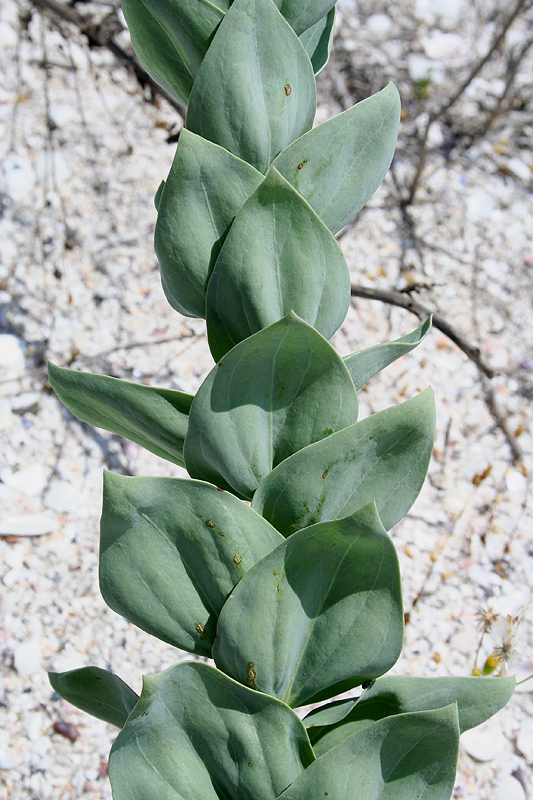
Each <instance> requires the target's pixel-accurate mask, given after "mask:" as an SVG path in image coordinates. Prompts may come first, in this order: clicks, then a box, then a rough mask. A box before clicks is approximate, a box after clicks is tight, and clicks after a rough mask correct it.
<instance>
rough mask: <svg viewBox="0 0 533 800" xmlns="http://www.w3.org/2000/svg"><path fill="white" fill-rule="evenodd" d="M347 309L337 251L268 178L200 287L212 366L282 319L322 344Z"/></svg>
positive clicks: (309, 215)
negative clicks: (305, 327)
mask: <svg viewBox="0 0 533 800" xmlns="http://www.w3.org/2000/svg"><path fill="white" fill-rule="evenodd" d="M270 1H271V0H270ZM310 264H311V265H312V269H310V268H309V265H310ZM349 301H350V273H349V270H348V266H347V264H346V261H345V260H344V257H343V255H342V252H341V250H340V247H339V245H338V244H337V242H336V241H335V239H334V237H333V236H332V234H331V233H330V232H329V231H328V229H327V228H326V226H325V225H324V224H323V223H322V222H321V221H320V219H319V218H318V217H317V215H316V214H315V213H314V211H313V210H312V209H311V208H310V207H309V205H308V204H307V203H306V202H305V200H303V199H302V198H301V197H300V195H299V194H298V192H296V191H295V190H294V189H293V188H292V186H291V185H290V184H289V183H287V181H286V180H285V179H284V178H282V177H281V175H280V174H279V173H278V172H276V170H272V171H271V172H270V173H269V175H268V177H267V178H266V179H265V180H264V181H263V183H262V184H261V185H260V186H259V187H258V188H257V189H256V191H255V192H254V193H253V195H252V196H251V197H250V198H249V199H248V200H247V201H246V203H245V204H244V206H243V207H242V209H241V210H240V211H239V213H238V214H237V216H236V217H235V220H234V222H233V225H232V226H231V228H230V231H229V233H228V235H227V237H226V239H225V241H224V244H223V246H222V249H221V251H220V254H219V256H218V259H217V261H216V263H215V266H214V269H213V273H212V275H211V279H210V281H209V283H208V286H207V297H206V309H207V317H206V318H207V333H208V338H209V347H210V348H211V352H212V354H213V357H214V359H215V361H218V359H220V358H221V357H222V356H223V355H224V353H226V352H227V351H228V350H230V349H231V348H232V347H233V346H234V345H236V344H237V343H238V342H240V341H242V340H243V339H246V338H247V337H248V336H251V335H252V334H253V333H256V332H257V331H259V330H261V329H262V328H266V327H267V326H268V325H271V324H272V323H274V322H276V321H277V320H279V319H281V317H284V316H285V315H286V314H288V313H289V311H294V312H295V313H296V314H297V315H298V316H299V317H301V318H302V319H304V320H305V321H306V322H308V323H309V324H310V325H312V326H313V327H314V328H316V329H317V330H318V331H319V332H320V333H321V334H322V336H324V337H325V338H326V339H329V338H330V337H331V336H333V334H334V333H335V331H336V330H337V329H338V328H339V327H340V326H341V325H342V323H343V321H344V318H345V316H346V313H347V311H348V306H349Z"/></svg>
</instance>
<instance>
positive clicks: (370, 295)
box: [352, 284, 523, 463]
mask: <svg viewBox="0 0 533 800" xmlns="http://www.w3.org/2000/svg"><path fill="white" fill-rule="evenodd" d="M352 297H364V298H365V299H366V300H379V301H380V302H381V303H387V304H388V305H391V306H398V308H405V310H406V311H410V312H411V314H415V315H416V316H417V317H418V318H419V319H426V318H427V317H429V316H430V315H433V325H434V327H435V328H437V330H439V331H441V333H443V334H444V335H445V336H447V337H448V339H451V341H452V342H453V343H454V344H456V345H457V347H458V348H459V349H460V350H462V351H463V353H464V354H465V355H466V356H467V357H468V358H469V359H470V360H471V361H473V363H474V364H475V365H476V367H477V368H478V370H479V371H480V373H481V385H482V387H483V394H484V398H485V403H486V404H487V408H488V409H489V411H490V413H491V415H492V418H493V420H494V422H495V423H496V425H497V426H498V428H499V429H500V430H501V432H502V433H503V435H504V436H505V441H506V442H507V444H508V446H509V449H510V451H511V455H512V456H513V460H514V461H515V462H518V463H523V456H522V452H521V451H520V448H519V447H518V445H517V443H516V439H515V438H514V437H513V435H512V433H511V431H510V430H509V426H508V425H507V422H506V421H505V418H504V417H503V415H502V413H501V411H500V410H499V409H498V406H497V404H496V400H495V397H494V392H493V389H492V387H491V386H490V384H489V383H488V381H487V378H493V377H494V376H495V375H496V373H495V371H494V370H492V369H491V368H490V367H488V366H487V365H486V364H485V363H484V361H483V360H482V358H481V354H480V351H479V348H478V347H475V346H474V345H471V344H469V343H468V342H467V341H465V340H464V339H463V337H462V336H460V335H459V334H458V333H457V331H456V330H454V328H453V327H452V326H451V325H450V323H449V322H447V320H445V319H444V317H441V315H440V314H436V313H435V312H434V311H432V310H431V309H429V308H427V307H426V306H423V305H422V304H421V303H418V302H417V301H416V300H413V298H412V297H411V296H410V295H408V294H406V293H405V292H398V291H392V290H390V289H371V288H369V287H367V286H357V285H354V284H352Z"/></svg>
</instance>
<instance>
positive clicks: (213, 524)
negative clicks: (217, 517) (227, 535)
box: [205, 519, 215, 528]
mask: <svg viewBox="0 0 533 800" xmlns="http://www.w3.org/2000/svg"><path fill="white" fill-rule="evenodd" d="M205 524H206V525H207V527H208V528H214V527H215V523H214V522H213V520H212V519H208V520H206V522H205Z"/></svg>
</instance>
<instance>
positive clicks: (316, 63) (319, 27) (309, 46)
mask: <svg viewBox="0 0 533 800" xmlns="http://www.w3.org/2000/svg"><path fill="white" fill-rule="evenodd" d="M334 27H335V7H333V8H332V9H331V11H329V12H328V13H327V14H326V16H325V17H322V19H319V20H318V22H316V23H315V24H314V25H313V26H312V27H311V28H308V29H307V30H306V31H304V33H302V34H300V41H301V43H302V44H303V46H304V47H305V52H306V53H307V55H308V56H309V58H310V59H311V64H312V65H313V71H314V73H315V75H318V74H319V72H322V70H323V69H324V67H325V66H326V64H327V63H328V61H329V54H330V50H331V43H332V41H333V30H334Z"/></svg>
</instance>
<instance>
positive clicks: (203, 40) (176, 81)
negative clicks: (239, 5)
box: [121, 0, 230, 105]
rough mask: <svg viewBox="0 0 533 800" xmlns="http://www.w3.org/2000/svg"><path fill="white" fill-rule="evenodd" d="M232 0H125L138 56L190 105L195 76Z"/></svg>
mask: <svg viewBox="0 0 533 800" xmlns="http://www.w3.org/2000/svg"><path fill="white" fill-rule="evenodd" d="M229 4H230V0H122V2H121V5H122V10H123V12H124V16H125V18H126V22H127V24H128V28H129V31H130V35H131V41H132V44H133V47H134V50H135V52H136V54H137V58H138V59H139V61H140V62H141V64H142V65H143V67H144V68H145V70H146V71H147V72H148V74H149V75H151V76H152V78H153V79H154V80H155V81H156V82H157V83H158V84H159V85H160V86H162V87H163V88H164V89H166V90H167V92H170V94H171V95H173V96H174V97H175V98H176V99H177V100H179V101H180V102H181V103H184V104H185V105H187V103H188V101H189V95H190V92H191V88H192V85H193V83H194V79H195V77H196V74H197V72H198V69H199V68H200V64H201V63H202V60H203V58H204V56H205V54H206V52H207V49H208V47H209V43H210V41H211V38H212V36H213V33H214V32H215V30H216V28H217V26H218V25H219V24H220V21H221V19H222V18H223V16H224V13H225V12H226V10H227V9H228V7H229Z"/></svg>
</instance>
